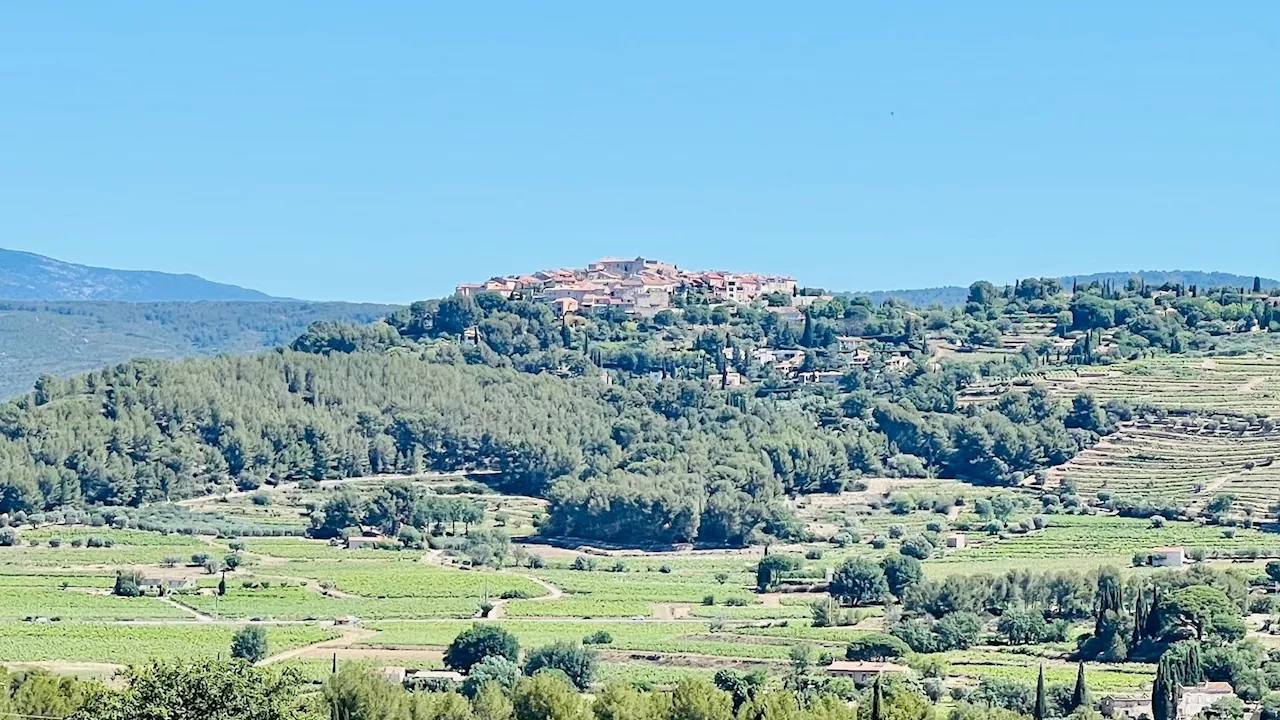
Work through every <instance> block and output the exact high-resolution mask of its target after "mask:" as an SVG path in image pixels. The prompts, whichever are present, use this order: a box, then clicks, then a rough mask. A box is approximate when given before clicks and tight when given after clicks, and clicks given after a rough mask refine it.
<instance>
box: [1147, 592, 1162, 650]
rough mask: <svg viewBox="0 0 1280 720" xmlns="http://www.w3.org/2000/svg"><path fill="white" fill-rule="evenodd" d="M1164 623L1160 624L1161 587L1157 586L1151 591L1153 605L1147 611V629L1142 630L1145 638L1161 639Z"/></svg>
mask: <svg viewBox="0 0 1280 720" xmlns="http://www.w3.org/2000/svg"><path fill="white" fill-rule="evenodd" d="M1161 625H1162V623H1161V622H1160V586H1158V585H1157V586H1156V587H1155V589H1153V590H1152V591H1151V605H1150V607H1149V608H1148V610H1147V613H1146V617H1145V627H1143V629H1142V635H1143V637H1146V638H1150V639H1152V640H1155V639H1156V638H1158V637H1160V630H1161Z"/></svg>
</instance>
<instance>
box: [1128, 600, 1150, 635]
mask: <svg viewBox="0 0 1280 720" xmlns="http://www.w3.org/2000/svg"><path fill="white" fill-rule="evenodd" d="M1146 599H1147V598H1146V591H1145V590H1144V589H1142V588H1138V597H1137V599H1136V600H1134V602H1133V637H1132V639H1131V640H1130V641H1129V647H1130V648H1135V647H1137V646H1138V643H1140V642H1142V632H1143V630H1144V629H1145V625H1146V619H1147V618H1146V612H1147V608H1146V605H1145V604H1144V601H1145V600H1146Z"/></svg>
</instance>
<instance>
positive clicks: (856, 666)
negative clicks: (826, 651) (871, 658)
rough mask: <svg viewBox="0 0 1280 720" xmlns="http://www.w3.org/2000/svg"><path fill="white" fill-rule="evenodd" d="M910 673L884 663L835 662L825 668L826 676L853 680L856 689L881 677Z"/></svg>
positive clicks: (901, 666) (906, 669)
mask: <svg viewBox="0 0 1280 720" xmlns="http://www.w3.org/2000/svg"><path fill="white" fill-rule="evenodd" d="M909 672H911V669H910V668H908V667H906V666H904V665H895V664H893V663H886V662H855V661H852V660H837V661H836V662H833V663H831V664H830V665H828V666H827V674H828V675H833V676H835V677H847V678H849V679H850V680H853V684H854V685H857V686H858V687H866V686H867V685H870V684H871V683H873V682H875V680H876V678H878V677H880V676H881V675H897V674H906V673H909Z"/></svg>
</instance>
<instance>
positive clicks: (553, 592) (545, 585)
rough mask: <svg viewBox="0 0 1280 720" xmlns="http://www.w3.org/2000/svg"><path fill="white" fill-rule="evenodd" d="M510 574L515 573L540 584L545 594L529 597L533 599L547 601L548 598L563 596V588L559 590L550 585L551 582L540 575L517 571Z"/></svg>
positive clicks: (554, 598) (556, 598)
mask: <svg viewBox="0 0 1280 720" xmlns="http://www.w3.org/2000/svg"><path fill="white" fill-rule="evenodd" d="M512 574H513V575H516V576H517V577H522V578H524V579H525V580H528V581H530V582H535V583H537V584H539V585H541V586H542V589H543V590H546V591H547V594H546V595H543V596H542V597H536V598H531V599H533V600H548V601H549V600H559V599H560V598H562V597H564V596H565V592H564V591H563V590H561V589H560V588H558V587H556V586H555V585H552V584H551V583H549V582H547V581H546V580H543V579H542V578H540V577H535V576H533V575H519V574H518V573H512Z"/></svg>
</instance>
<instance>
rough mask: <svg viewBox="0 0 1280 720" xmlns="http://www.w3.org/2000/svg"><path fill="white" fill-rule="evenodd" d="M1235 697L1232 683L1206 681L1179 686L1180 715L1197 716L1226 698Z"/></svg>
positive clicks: (1185, 716) (1182, 716) (1186, 716)
mask: <svg viewBox="0 0 1280 720" xmlns="http://www.w3.org/2000/svg"><path fill="white" fill-rule="evenodd" d="M1229 697H1235V691H1234V690H1232V689H1231V683H1226V682H1206V683H1200V684H1199V685H1191V686H1188V687H1180V688H1178V717H1180V718H1189V717H1195V716H1196V714H1198V713H1199V712H1200V711H1201V710H1204V709H1205V708H1207V707H1209V706H1210V705H1212V704H1214V703H1216V702H1218V701H1219V700H1222V699H1224V698H1229Z"/></svg>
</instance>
